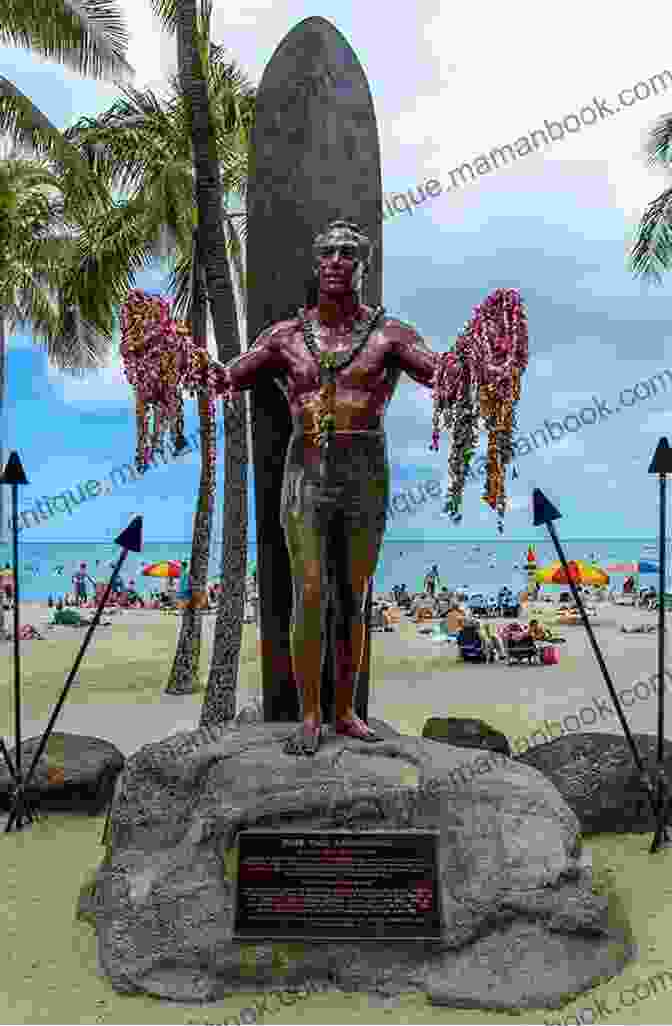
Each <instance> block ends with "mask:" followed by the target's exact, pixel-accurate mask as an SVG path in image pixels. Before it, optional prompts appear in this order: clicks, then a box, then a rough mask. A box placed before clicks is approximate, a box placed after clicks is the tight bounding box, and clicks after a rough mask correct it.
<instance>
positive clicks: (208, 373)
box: [119, 289, 217, 480]
mask: <svg viewBox="0 0 672 1026" xmlns="http://www.w3.org/2000/svg"><path fill="white" fill-rule="evenodd" d="M121 336H122V342H121V345H120V347H119V350H120V352H121V356H122V359H123V363H124V373H125V374H126V378H127V380H128V382H129V384H130V385H131V387H132V388H133V389H134V391H135V397H136V423H137V449H136V460H135V464H136V467H137V469H138V470H139V471H140V473H143V472H144V471H145V470H146V468H147V465H148V464H149V462H150V461H151V459H152V457H153V455H154V454H155V453H156V452H159V453H160V454H161V455H162V456H163V457H164V459H165V446H166V442H167V436H168V434H170V436H171V438H172V442H173V446H174V449H175V452H176V453H177V452H180V451H181V450H182V449H184V448H186V447H187V442H186V440H185V438H184V403H183V392H187V393H188V394H189V395H190V396H192V397H193V398H195V397H197V396H198V395H199V394H202V392H203V390H204V389H205V390H206V392H207V396H208V412H209V415H210V418H211V423H213V422H214V419H215V397H216V394H217V393H216V380H217V378H216V372H215V369H214V367H213V366H212V365H211V364H210V361H209V360H208V353H207V349H206V346H205V341H204V340H199V341H197V342H195V341H194V340H193V339H192V338H191V336H190V334H189V330H188V328H187V327H186V325H185V324H184V323H183V322H181V321H174V320H173V319H172V318H171V316H170V304H169V302H168V301H167V300H166V299H163V298H162V297H160V296H150V295H148V294H147V293H146V292H143V291H142V290H141V289H133V290H132V291H131V292H129V294H128V297H127V299H126V302H125V303H124V305H123V307H122V309H121ZM150 416H153V423H152V430H151V434H150V432H149V419H150ZM210 460H211V466H210V470H211V471H214V466H213V464H214V462H215V460H216V445H215V442H214V438H213V440H212V445H211V447H210ZM212 478H213V480H214V473H213V474H212Z"/></svg>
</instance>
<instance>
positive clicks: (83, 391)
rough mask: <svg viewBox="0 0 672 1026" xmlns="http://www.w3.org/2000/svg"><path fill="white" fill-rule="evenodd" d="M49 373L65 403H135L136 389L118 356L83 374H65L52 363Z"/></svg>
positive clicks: (118, 404)
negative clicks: (132, 385)
mask: <svg viewBox="0 0 672 1026" xmlns="http://www.w3.org/2000/svg"><path fill="white" fill-rule="evenodd" d="M47 374H48V377H49V381H50V382H51V384H52V386H53V387H54V389H55V390H56V391H57V392H59V393H60V395H61V398H62V400H63V402H65V403H72V404H73V405H77V406H80V405H91V404H92V403H93V404H94V405H96V406H98V405H100V404H101V403H106V404H107V403H109V404H113V405H115V406H120V405H123V404H125V403H128V404H129V405H133V404H134V402H135V400H134V396H133V390H132V388H131V386H130V385H129V383H128V381H127V380H126V376H125V374H124V372H123V369H122V366H121V360H120V359H119V358H118V357H115V358H114V360H113V362H112V363H110V365H109V366H107V367H102V368H101V369H100V370H96V371H91V372H90V373H88V374H85V375H83V376H82V377H72V376H71V375H69V374H62V373H61V372H60V371H58V370H56V368H55V367H52V366H51V365H49V366H48V371H47Z"/></svg>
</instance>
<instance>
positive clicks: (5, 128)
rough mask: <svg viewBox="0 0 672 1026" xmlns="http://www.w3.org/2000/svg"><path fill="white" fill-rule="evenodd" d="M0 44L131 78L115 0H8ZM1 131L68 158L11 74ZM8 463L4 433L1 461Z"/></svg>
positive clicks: (0, 499)
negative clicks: (4, 451) (5, 458)
mask: <svg viewBox="0 0 672 1026" xmlns="http://www.w3.org/2000/svg"><path fill="white" fill-rule="evenodd" d="M0 43H2V44H4V45H8V46H17V47H21V48H24V49H29V50H33V51H34V52H35V53H38V54H40V55H41V56H43V57H47V58H50V59H52V60H56V61H59V62H60V63H61V64H63V65H65V66H66V67H69V68H72V69H73V70H75V71H78V72H79V73H80V74H82V75H88V76H91V77H93V78H106V79H112V80H120V81H124V80H129V79H130V78H132V76H133V69H132V68H131V66H130V65H129V64H128V62H127V61H126V49H127V45H128V33H127V31H126V26H125V22H124V19H123V16H122V14H121V12H120V11H119V9H118V8H117V7H116V5H115V4H114V3H113V2H112V0H48V3H45V2H44V0H4V2H3V4H2V5H1V6H0ZM0 132H3V133H8V135H9V136H10V138H11V139H12V140H13V141H14V142H15V143H21V144H22V145H23V146H24V147H27V149H28V150H29V151H32V152H33V153H41V154H42V155H44V152H45V148H46V149H47V150H48V151H49V152H50V153H52V154H53V152H54V151H55V150H57V151H58V152H59V153H60V155H61V157H62V158H63V159H64V160H65V162H66V163H67V162H68V159H69V154H68V151H67V148H64V147H63V145H62V141H61V138H60V133H59V132H58V130H57V129H55V128H54V126H53V125H52V124H51V122H50V121H49V119H48V118H46V117H45V115H44V114H43V113H42V112H41V111H40V110H39V109H38V108H37V107H36V106H35V105H34V104H33V103H32V102H31V101H30V100H29V99H28V97H27V96H25V95H24V94H23V93H22V92H21V90H20V89H18V88H17V87H16V86H14V85H13V83H11V82H10V81H9V80H8V79H6V78H4V77H3V76H0ZM5 376H6V368H5V336H4V323H3V322H2V319H1V318H0V418H1V417H2V412H3V410H4V396H5ZM3 463H4V458H3V439H2V438H1V437H0V466H2V465H3ZM4 532H5V514H4V490H3V489H1V488H0V541H1V540H2V539H4V537H5V533H4Z"/></svg>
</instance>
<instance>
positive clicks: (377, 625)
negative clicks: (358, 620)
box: [370, 606, 385, 631]
mask: <svg viewBox="0 0 672 1026" xmlns="http://www.w3.org/2000/svg"><path fill="white" fill-rule="evenodd" d="M370 628H371V630H372V631H383V630H385V620H384V619H383V611H382V609H381V608H380V606H376V607H374V609H373V610H372V611H371V623H370Z"/></svg>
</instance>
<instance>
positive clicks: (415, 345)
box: [395, 321, 459, 388]
mask: <svg viewBox="0 0 672 1026" xmlns="http://www.w3.org/2000/svg"><path fill="white" fill-rule="evenodd" d="M397 323H398V324H399V326H400V328H401V331H400V333H399V337H398V339H397V341H396V344H395V355H396V359H397V362H398V366H399V367H400V368H401V370H403V371H405V372H406V374H408V376H409V377H410V378H413V380H414V381H417V383H418V384H419V385H424V386H425V387H426V388H432V386H433V383H434V375H435V374H436V369H437V366H438V365H439V364H441V365H442V367H443V368H444V371H445V372H447V373H450V369H451V368H452V367H454V368H455V380H456V381H457V377H458V373H459V369H458V366H457V358H456V357H455V355H454V354H453V353H435V352H433V351H432V350H431V349H430V348H429V346H428V345H427V343H426V342H425V340H424V339H422V338H421V337H420V336H419V335H418V333H417V332H416V331H415V330H414V329H413V328H412V327H411V326H410V324H403V323H402V322H401V321H399V322H397Z"/></svg>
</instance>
